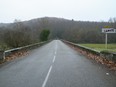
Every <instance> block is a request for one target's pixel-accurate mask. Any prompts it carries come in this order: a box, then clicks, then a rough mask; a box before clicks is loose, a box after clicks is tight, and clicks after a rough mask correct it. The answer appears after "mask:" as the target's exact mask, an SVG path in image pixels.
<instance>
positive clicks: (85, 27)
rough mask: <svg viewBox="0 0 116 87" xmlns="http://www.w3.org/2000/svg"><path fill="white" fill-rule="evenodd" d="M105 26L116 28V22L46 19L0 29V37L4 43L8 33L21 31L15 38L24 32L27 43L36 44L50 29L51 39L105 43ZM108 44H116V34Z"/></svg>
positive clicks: (110, 35)
mask: <svg viewBox="0 0 116 87" xmlns="http://www.w3.org/2000/svg"><path fill="white" fill-rule="evenodd" d="M105 26H110V27H113V28H116V21H115V22H89V21H75V20H73V19H72V20H67V19H63V18H55V17H44V18H38V19H33V20H29V21H23V22H19V21H18V22H14V23H12V24H7V25H5V26H2V27H1V28H0V35H1V37H2V38H1V39H2V40H1V41H4V39H6V38H5V37H8V33H11V31H12V32H14V31H20V32H19V33H17V34H16V35H15V34H14V35H15V37H16V36H17V35H18V36H17V37H19V36H20V35H21V34H22V33H21V32H23V33H24V37H25V41H26V39H28V41H29V40H30V41H32V42H36V41H37V40H38V39H39V34H40V32H41V31H42V30H43V29H49V30H50V36H49V39H56V38H59V39H66V40H69V41H73V42H78V43H103V42H104V36H105V35H104V34H103V33H101V29H102V28H103V27H105ZM1 32H2V33H1ZM5 34H6V35H5ZM11 35H12V34H11ZM26 35H27V37H26ZM24 37H23V38H24ZM108 42H110V43H116V34H109V35H108Z"/></svg>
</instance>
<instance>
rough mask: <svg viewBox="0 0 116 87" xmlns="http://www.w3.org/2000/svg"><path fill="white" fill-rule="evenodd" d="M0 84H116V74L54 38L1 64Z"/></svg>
mask: <svg viewBox="0 0 116 87" xmlns="http://www.w3.org/2000/svg"><path fill="white" fill-rule="evenodd" d="M0 87H116V73H115V72H112V71H110V70H109V69H107V68H105V67H104V66H103V65H100V64H97V63H96V62H94V61H92V60H89V59H87V58H86V57H84V56H83V55H81V54H80V53H78V52H76V51H74V50H73V49H72V48H70V47H68V46H67V45H65V44H64V43H63V42H61V41H59V40H54V41H52V42H50V43H48V44H46V45H44V46H42V47H40V48H37V49H35V50H33V51H31V52H30V54H29V55H27V56H25V57H23V58H21V59H16V60H15V61H12V62H10V63H8V64H5V65H4V66H2V67H0Z"/></svg>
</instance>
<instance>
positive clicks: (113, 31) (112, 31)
mask: <svg viewBox="0 0 116 87" xmlns="http://www.w3.org/2000/svg"><path fill="white" fill-rule="evenodd" d="M102 33H116V29H114V28H102Z"/></svg>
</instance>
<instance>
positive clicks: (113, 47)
mask: <svg viewBox="0 0 116 87" xmlns="http://www.w3.org/2000/svg"><path fill="white" fill-rule="evenodd" d="M80 45H82V46H85V47H89V48H92V49H95V50H98V51H110V52H116V44H108V48H107V49H106V48H105V44H80Z"/></svg>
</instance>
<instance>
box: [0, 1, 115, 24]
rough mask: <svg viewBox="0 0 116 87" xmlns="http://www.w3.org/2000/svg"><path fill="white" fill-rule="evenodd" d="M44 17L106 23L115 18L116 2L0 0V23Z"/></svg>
mask: <svg viewBox="0 0 116 87" xmlns="http://www.w3.org/2000/svg"><path fill="white" fill-rule="evenodd" d="M45 16H47V17H60V18H66V19H74V20H82V21H102V20H104V21H108V20H109V18H110V17H116V0H0V23H1V22H2V23H8V22H13V21H14V19H20V20H22V21H24V20H30V19H33V18H40V17H45Z"/></svg>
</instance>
